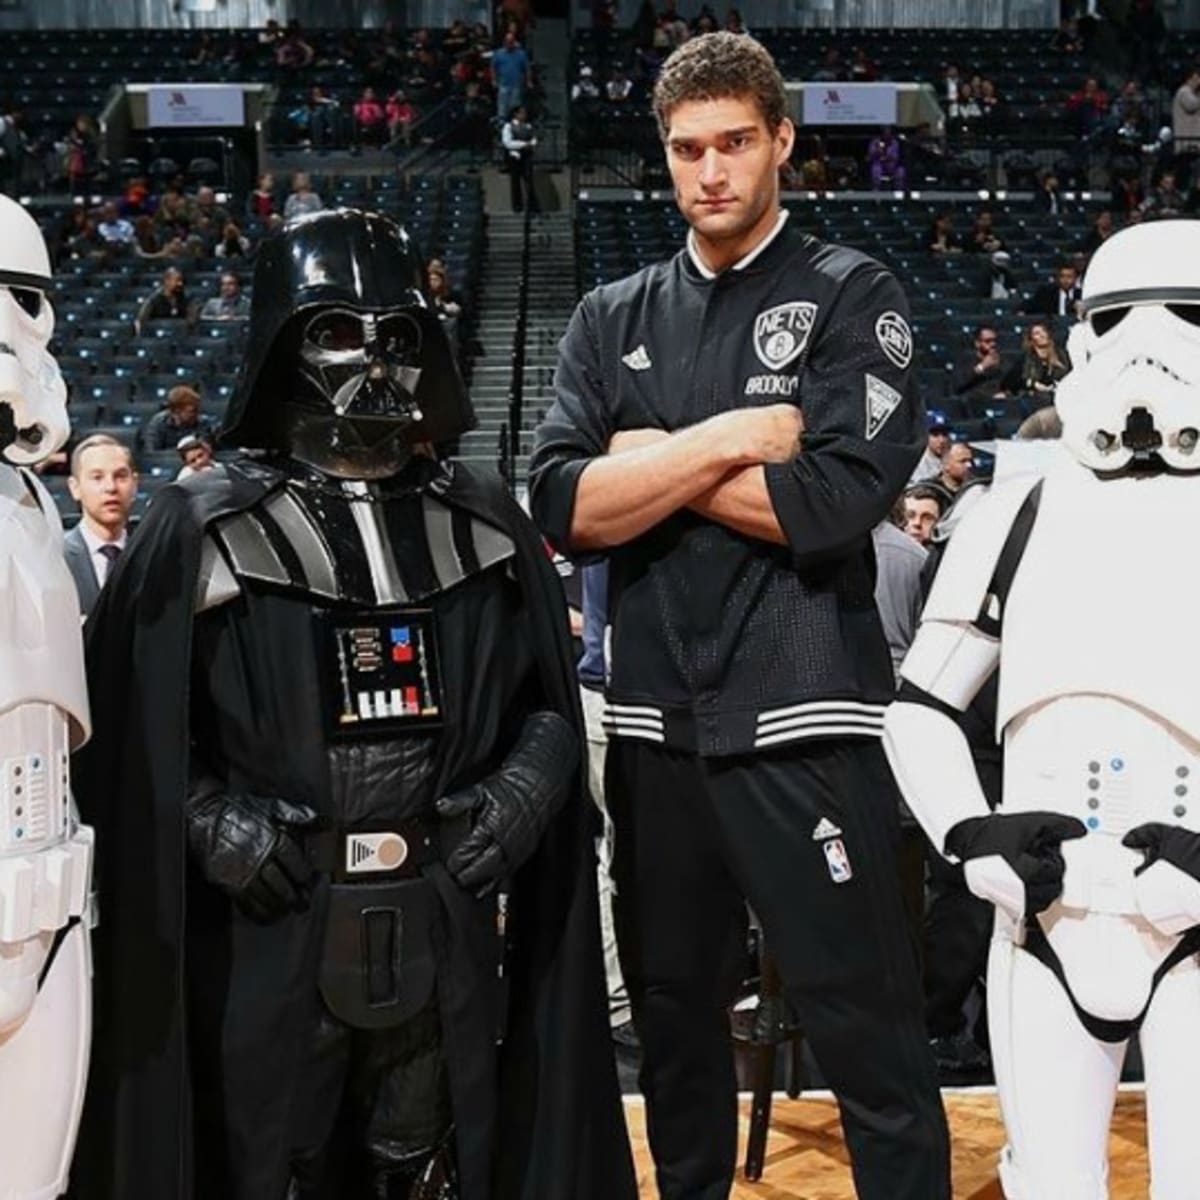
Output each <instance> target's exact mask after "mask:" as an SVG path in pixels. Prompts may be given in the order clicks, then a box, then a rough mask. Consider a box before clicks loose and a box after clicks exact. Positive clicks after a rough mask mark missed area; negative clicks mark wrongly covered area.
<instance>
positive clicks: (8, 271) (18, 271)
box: [0, 195, 71, 466]
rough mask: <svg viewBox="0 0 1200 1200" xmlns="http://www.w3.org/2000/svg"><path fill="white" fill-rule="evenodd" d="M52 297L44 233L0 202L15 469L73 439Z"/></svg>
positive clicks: (9, 437) (6, 442) (3, 339)
mask: <svg viewBox="0 0 1200 1200" xmlns="http://www.w3.org/2000/svg"><path fill="white" fill-rule="evenodd" d="M49 290H50V256H49V255H48V254H47V253H46V243H45V241H44V239H43V238H42V231H41V230H40V229H39V228H38V226H37V222H36V221H35V220H34V219H33V218H32V217H31V216H30V215H29V214H28V213H27V212H26V211H25V210H24V209H23V208H22V207H21V206H20V205H19V204H18V203H17V202H16V201H15V200H10V199H9V198H8V197H7V196H2V195H0V456H2V457H3V458H4V459H5V460H6V461H7V462H10V463H13V464H14V465H17V466H24V465H28V464H30V463H35V462H40V461H41V460H42V459H44V458H47V457H48V456H49V455H51V454H53V453H54V451H55V450H57V449H59V447H61V446H62V445H63V444H64V443H65V442H66V440H67V437H68V436H69V434H70V432H71V427H70V423H69V422H68V420H67V388H66V385H65V384H64V383H63V378H62V374H61V373H60V372H59V369H58V363H57V362H55V360H54V356H53V355H52V354H51V353H50V350H49V348H48V347H49V343H50V338H51V335H52V334H53V333H54V309H53V308H51V306H50V300H49V296H48V293H49Z"/></svg>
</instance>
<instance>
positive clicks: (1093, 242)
mask: <svg viewBox="0 0 1200 1200" xmlns="http://www.w3.org/2000/svg"><path fill="white" fill-rule="evenodd" d="M1116 232H1117V226H1116V222H1115V221H1114V220H1113V215H1112V213H1111V212H1109V210H1108V209H1107V208H1106V209H1105V210H1104V211H1103V212H1098V213H1097V214H1096V215H1095V216H1094V217H1093V218H1092V227H1091V229H1089V230H1088V232H1087V236H1086V237H1084V239H1083V241H1082V242H1080V243H1079V249H1080V250H1082V251H1083V253H1084V254H1086V255H1087V256H1088V258H1091V256H1092V255H1093V254H1095V253H1096V251H1097V250H1099V249H1100V247H1101V246H1103V245H1104V243H1105V242H1107V241H1108V239H1109V238H1110V237H1112V235H1113V234H1114V233H1116Z"/></svg>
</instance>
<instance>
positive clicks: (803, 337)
mask: <svg viewBox="0 0 1200 1200" xmlns="http://www.w3.org/2000/svg"><path fill="white" fill-rule="evenodd" d="M816 319H817V306H816V305H815V304H813V303H812V301H810V300H793V301H791V303H789V304H777V305H776V306H775V307H774V308H768V309H767V310H766V311H765V312H760V313H759V314H758V316H757V317H755V318H754V353H755V354H757V355H758V359H759V362H761V363H762V364H763V366H765V367H770V368H771V370H772V371H780V370H782V369H783V368H784V367H786V366H787V365H788V363H790V362H794V361H795V360H796V359H797V358H798V357H799V356H800V355H801V354H802V353H803V351H804V347H805V346H807V345H808V337H809V334H811V333H812V327H813V322H814V321H815V320H816Z"/></svg>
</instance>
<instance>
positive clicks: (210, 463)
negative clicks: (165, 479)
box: [175, 433, 221, 479]
mask: <svg viewBox="0 0 1200 1200" xmlns="http://www.w3.org/2000/svg"><path fill="white" fill-rule="evenodd" d="M175 449H176V451H178V453H179V457H180V459H181V460H182V461H183V466H182V467H180V468H179V473H178V474H177V475H176V476H175V478H176V479H188V478H189V477H190V476H192V475H198V474H199V473H200V472H201V471H219V470H221V466H220V464H219V463H218V462H217V461H216V460H215V459H214V458H213V444H212V440H211V439H210V438H208V437H205V436H203V435H201V434H196V433H186V434H184V435H183V437H181V438H180V439H179V441H178V442H177V443H176V444H175Z"/></svg>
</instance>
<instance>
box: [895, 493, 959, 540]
mask: <svg viewBox="0 0 1200 1200" xmlns="http://www.w3.org/2000/svg"><path fill="white" fill-rule="evenodd" d="M948 504H949V498H948V497H947V496H946V493H945V492H944V491H943V490H942V489H941V487H939V486H938V485H937V484H934V483H918V484H914V485H913V486H912V487H910V488H909V489H908V490H907V491H906V492H905V493H904V532H905V533H907V534H908V536H909V537H910V538H912V539H913V541H915V542H917V543H919V544H920V545H922V546H928V545H929V542H930V540H931V539H932V537H933V531H934V528H935V527H936V525H937V523H938V522H939V521H940V520H941V519H942V514H943V513H944V512H945V511H946V508H947V506H948Z"/></svg>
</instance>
